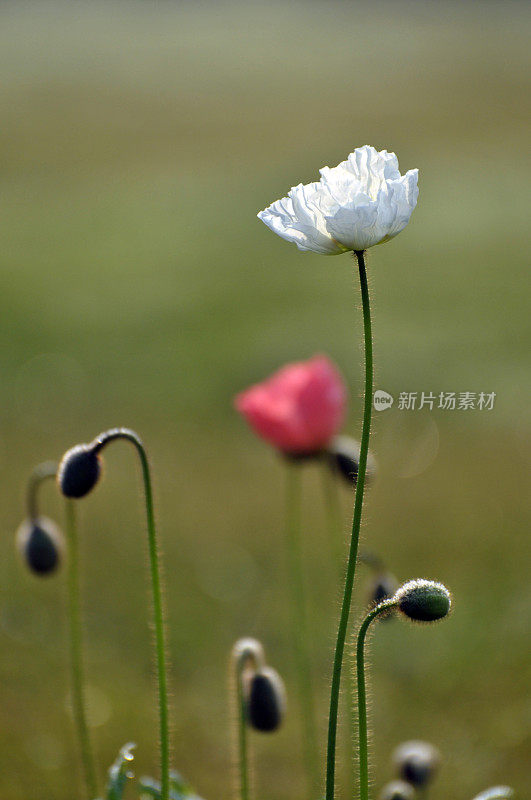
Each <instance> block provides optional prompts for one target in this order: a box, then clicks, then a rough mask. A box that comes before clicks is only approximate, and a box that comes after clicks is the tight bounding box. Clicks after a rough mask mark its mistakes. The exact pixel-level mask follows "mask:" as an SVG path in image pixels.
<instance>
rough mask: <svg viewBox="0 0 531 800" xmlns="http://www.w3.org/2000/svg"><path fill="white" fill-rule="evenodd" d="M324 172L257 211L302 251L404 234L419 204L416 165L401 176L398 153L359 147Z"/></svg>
mask: <svg viewBox="0 0 531 800" xmlns="http://www.w3.org/2000/svg"><path fill="white" fill-rule="evenodd" d="M320 174H321V179H320V181H319V182H317V183H309V184H306V185H303V184H299V185H298V186H295V187H294V188H293V189H291V191H290V192H289V195H288V197H285V198H283V199H282V200H277V201H276V203H273V204H272V205H271V206H269V208H266V209H265V210H264V211H261V212H260V214H258V216H259V218H260V219H261V220H263V222H265V224H266V225H268V226H269V227H270V228H271V230H273V231H274V232H275V233H278V234H279V236H282V237H283V238H284V239H287V240H288V241H292V242H295V244H296V245H297V247H299V249H301V250H312V251H313V252H316V253H324V254H326V255H335V254H337V253H342V252H345V251H347V250H366V249H367V248H368V247H372V246H373V245H376V244H379V243H381V242H386V241H388V240H389V239H391V238H393V236H396V235H397V234H398V233H400V231H401V230H403V229H404V228H405V227H406V225H407V224H408V222H409V220H410V218H411V214H412V213H413V211H414V209H415V206H416V204H417V198H418V186H417V181H418V170H416V169H413V170H409V171H408V172H407V173H406V174H405V175H401V174H400V171H399V169H398V159H397V157H396V155H395V154H394V153H390V152H388V151H387V150H381V151H378V150H376V149H375V148H374V147H371V146H370V145H364V146H363V147H358V148H357V149H356V150H354V152H353V153H351V154H350V155H349V156H348V158H347V159H346V160H345V161H342V162H341V163H340V164H339V165H338V166H337V167H332V168H330V167H323V168H322V169H321V170H320Z"/></svg>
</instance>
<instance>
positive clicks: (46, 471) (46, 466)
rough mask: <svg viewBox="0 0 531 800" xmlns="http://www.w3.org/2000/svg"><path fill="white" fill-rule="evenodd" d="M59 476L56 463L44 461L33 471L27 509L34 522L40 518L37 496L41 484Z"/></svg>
mask: <svg viewBox="0 0 531 800" xmlns="http://www.w3.org/2000/svg"><path fill="white" fill-rule="evenodd" d="M56 474H57V464H56V462H55V461H44V462H43V463H42V464H39V465H38V466H36V467H35V469H34V470H33V471H32V473H31V475H30V477H29V480H28V487H27V492H26V507H27V509H28V517H29V518H30V519H32V520H35V519H37V517H38V516H39V512H38V508H37V495H38V491H39V487H40V485H41V483H42V482H43V481H45V480H47V479H48V478H55V476H56Z"/></svg>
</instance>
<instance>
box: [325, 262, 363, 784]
mask: <svg viewBox="0 0 531 800" xmlns="http://www.w3.org/2000/svg"><path fill="white" fill-rule="evenodd" d="M354 254H355V256H356V259H357V262H358V269H359V277H360V287H361V299H362V309H363V332H364V345H365V390H364V391H365V397H364V410H363V426H362V433H361V444H360V457H359V468H358V481H357V483H356V494H355V498H354V513H353V518H352V535H351V540H350V549H349V555H348V561H347V571H346V576H345V589H344V594H343V602H342V606H341V614H340V618H339V625H338V631H337V641H336V648H335V654H334V665H333V671H332V686H331V690H330V712H329V718H328V743H327V752H326V800H334V789H335V766H336V737H337V715H338V706H339V690H340V685H341V670H342V667H343V655H344V650H345V640H346V637H347V630H348V621H349V615H350V606H351V602H352V589H353V586H354V577H355V573H356V561H357V557H358V544H359V535H360V525H361V512H362V507H363V493H364V489H365V474H366V470H367V454H368V451H369V437H370V428H371V410H372V384H373V363H372V331H371V308H370V302H369V288H368V284H367V272H366V268H365V254H364V251H363V250H356V251H354Z"/></svg>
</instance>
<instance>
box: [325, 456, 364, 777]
mask: <svg viewBox="0 0 531 800" xmlns="http://www.w3.org/2000/svg"><path fill="white" fill-rule="evenodd" d="M321 475H322V484H323V499H324V505H325V509H326V517H327V524H328V538H329V540H330V545H331V549H332V551H333V553H332V555H333V559H334V566H335V567H336V570H337V575H338V579H339V581H342V580H343V570H344V566H345V552H344V541H343V525H342V515H341V498H340V496H339V491H338V482H337V480H336V479H335V475H334V474H333V473H332V472H331V471H330V466H329V464H328V463H327V462H326V461H324V462H323V463H322V465H321ZM347 635H348V634H347ZM345 683H346V687H347V690H346V692H345V706H346V712H347V726H348V729H349V734H350V736H349V738H347V741H346V748H345V749H346V759H347V761H348V763H349V767H350V770H351V773H352V775H351V780H352V789H353V790H354V787H355V786H356V785H357V770H356V763H355V761H354V759H353V758H352V747H353V746H354V744H355V742H356V740H357V716H356V684H355V681H354V676H353V674H352V670H351V669H349V668H347V670H346V674H345Z"/></svg>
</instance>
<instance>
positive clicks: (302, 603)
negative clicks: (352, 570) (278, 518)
mask: <svg viewBox="0 0 531 800" xmlns="http://www.w3.org/2000/svg"><path fill="white" fill-rule="evenodd" d="M301 494H302V481H301V467H300V466H299V465H296V464H295V465H290V464H288V465H287V467H286V551H287V564H288V580H289V589H290V604H289V605H290V609H291V638H292V642H293V650H294V656H295V667H296V670H297V679H298V687H297V688H298V693H299V705H300V709H301V720H302V746H303V759H304V768H305V772H306V776H307V779H308V781H309V784H310V793H311V795H312V797H313V796H314V795H315V794H316V793H317V792H318V790H319V769H318V761H319V750H318V746H317V729H316V724H315V707H314V697H313V688H312V675H311V664H310V648H309V637H308V622H307V616H306V592H305V589H304V575H303V569H302V552H301Z"/></svg>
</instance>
